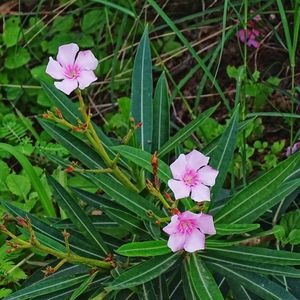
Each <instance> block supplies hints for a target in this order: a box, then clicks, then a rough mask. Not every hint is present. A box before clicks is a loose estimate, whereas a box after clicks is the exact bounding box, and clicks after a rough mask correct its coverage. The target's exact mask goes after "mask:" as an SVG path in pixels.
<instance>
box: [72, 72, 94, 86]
mask: <svg viewBox="0 0 300 300" xmlns="http://www.w3.org/2000/svg"><path fill="white" fill-rule="evenodd" d="M77 80H78V82H79V88H80V89H81V90H83V89H85V88H86V87H88V86H89V85H90V84H91V83H92V82H94V81H96V80H97V77H96V76H95V74H94V72H93V71H80V75H79V77H78V78H77Z"/></svg>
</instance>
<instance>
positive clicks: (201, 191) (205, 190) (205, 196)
mask: <svg viewBox="0 0 300 300" xmlns="http://www.w3.org/2000/svg"><path fill="white" fill-rule="evenodd" d="M191 198H192V199H193V200H194V201H197V202H201V201H210V190H209V187H207V186H206V185H203V184H201V183H200V184H198V185H196V186H193V187H192V194H191Z"/></svg>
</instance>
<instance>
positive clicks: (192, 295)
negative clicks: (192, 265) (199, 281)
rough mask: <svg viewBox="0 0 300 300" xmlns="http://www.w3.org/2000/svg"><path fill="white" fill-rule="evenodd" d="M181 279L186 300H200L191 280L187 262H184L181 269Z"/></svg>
mask: <svg viewBox="0 0 300 300" xmlns="http://www.w3.org/2000/svg"><path fill="white" fill-rule="evenodd" d="M181 278H182V285H183V291H184V295H185V299H190V300H198V299H199V298H198V297H197V294H196V292H195V289H194V287H193V284H192V281H191V280H190V276H189V270H188V262H187V260H184V261H183V264H182V267H181Z"/></svg>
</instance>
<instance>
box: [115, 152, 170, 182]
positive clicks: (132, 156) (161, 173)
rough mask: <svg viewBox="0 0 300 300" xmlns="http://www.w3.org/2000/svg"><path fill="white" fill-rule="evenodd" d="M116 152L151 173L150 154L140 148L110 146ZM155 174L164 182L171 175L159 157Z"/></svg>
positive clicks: (168, 168)
mask: <svg viewBox="0 0 300 300" xmlns="http://www.w3.org/2000/svg"><path fill="white" fill-rule="evenodd" d="M112 148H113V149H114V150H115V151H116V152H119V153H120V154H121V156H123V157H125V158H127V159H128V160H130V161H132V162H133V163H135V164H136V165H138V166H140V167H142V168H144V169H146V170H147V171H149V172H151V173H152V165H151V158H152V155H151V154H150V153H148V152H145V151H143V150H141V149H137V148H133V147H130V146H115V147H112ZM157 176H158V178H159V179H160V180H162V181H163V182H164V183H167V182H168V180H169V179H170V178H172V176H171V171H170V167H169V166H168V165H167V164H166V163H164V162H163V161H162V160H161V159H158V171H157Z"/></svg>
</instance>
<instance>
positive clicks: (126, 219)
mask: <svg viewBox="0 0 300 300" xmlns="http://www.w3.org/2000/svg"><path fill="white" fill-rule="evenodd" d="M105 213H106V214H107V215H108V217H109V218H110V219H111V220H114V221H115V222H117V223H118V224H120V225H121V226H122V227H123V228H125V229H127V230H128V231H130V232H131V233H133V234H137V235H139V236H149V233H148V232H147V231H146V230H145V227H144V226H143V223H142V221H141V220H139V219H138V218H136V217H135V216H133V215H132V214H129V213H127V212H124V211H122V210H119V209H114V208H106V209H105Z"/></svg>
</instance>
